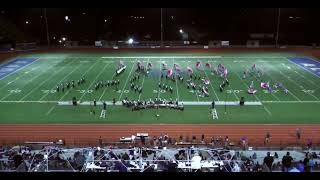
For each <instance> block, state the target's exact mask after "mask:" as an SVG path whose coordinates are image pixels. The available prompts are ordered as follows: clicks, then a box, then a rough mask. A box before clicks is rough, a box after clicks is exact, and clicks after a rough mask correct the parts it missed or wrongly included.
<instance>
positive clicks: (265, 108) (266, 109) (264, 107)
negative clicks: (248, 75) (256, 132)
mask: <svg viewBox="0 0 320 180" xmlns="http://www.w3.org/2000/svg"><path fill="white" fill-rule="evenodd" d="M235 74H236V76H237V77H238V78H239V79H240V81H242V82H243V83H244V84H245V86H246V87H247V88H249V86H248V85H247V83H246V82H244V81H243V80H242V79H241V78H240V77H239V75H238V74H237V73H235ZM253 96H254V97H255V98H256V99H257V100H258V101H259V102H261V101H260V99H259V98H258V96H257V95H255V94H253ZM263 109H264V110H265V111H266V112H267V113H268V114H269V116H272V113H271V112H270V111H269V109H268V108H267V107H266V106H265V105H263Z"/></svg>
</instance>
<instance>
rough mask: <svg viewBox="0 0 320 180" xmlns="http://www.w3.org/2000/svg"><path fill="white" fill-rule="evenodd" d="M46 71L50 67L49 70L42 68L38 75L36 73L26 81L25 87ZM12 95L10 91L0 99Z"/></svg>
mask: <svg viewBox="0 0 320 180" xmlns="http://www.w3.org/2000/svg"><path fill="white" fill-rule="evenodd" d="M52 68H53V66H52V67H50V68H49V69H52ZM46 71H48V69H47V70H42V71H41V72H40V73H39V74H37V75H35V76H34V77H33V78H31V79H29V80H28V81H27V83H26V84H25V85H23V87H24V86H26V85H27V84H28V83H31V82H32V81H33V80H34V79H36V78H38V77H39V76H41V75H42V74H43V73H45V72H46ZM10 95H11V93H8V94H7V95H5V96H4V97H2V98H1V99H0V101H2V100H4V99H5V98H7V97H9V96H10Z"/></svg>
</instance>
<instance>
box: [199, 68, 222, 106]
mask: <svg viewBox="0 0 320 180" xmlns="http://www.w3.org/2000/svg"><path fill="white" fill-rule="evenodd" d="M202 71H204V73H205V75H206V76H207V78H208V79H209V80H210V78H209V76H208V74H207V72H206V70H205V69H204V67H203V66H202ZM212 83H213V81H212ZM212 83H211V82H210V86H211V89H212V90H213V93H214V94H215V96H216V98H217V99H218V101H220V99H219V97H218V95H217V93H216V91H215V90H214V88H213V86H212Z"/></svg>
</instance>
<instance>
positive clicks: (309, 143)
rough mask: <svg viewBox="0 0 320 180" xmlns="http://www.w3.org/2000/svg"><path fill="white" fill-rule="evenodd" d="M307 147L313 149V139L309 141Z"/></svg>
mask: <svg viewBox="0 0 320 180" xmlns="http://www.w3.org/2000/svg"><path fill="white" fill-rule="evenodd" d="M307 146H308V149H311V147H312V140H311V139H308V142H307Z"/></svg>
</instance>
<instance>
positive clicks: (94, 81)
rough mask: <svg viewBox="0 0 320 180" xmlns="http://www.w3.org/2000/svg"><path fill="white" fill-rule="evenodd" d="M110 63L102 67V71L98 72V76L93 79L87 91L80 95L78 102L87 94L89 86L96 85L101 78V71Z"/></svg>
mask: <svg viewBox="0 0 320 180" xmlns="http://www.w3.org/2000/svg"><path fill="white" fill-rule="evenodd" d="M109 64H110V63H107V64H105V65H104V67H103V69H102V71H100V72H99V74H98V75H97V76H96V77H95V79H94V80H93V81H92V83H91V84H90V85H89V87H88V88H87V90H86V91H85V92H84V93H83V94H82V96H81V97H80V99H79V101H81V100H82V98H83V97H84V96H85V95H86V94H87V91H88V90H89V89H90V88H91V86H92V85H93V84H94V83H96V81H97V79H98V78H99V77H100V76H101V74H102V73H103V71H104V70H105V69H106V68H107V67H108V66H109Z"/></svg>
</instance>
